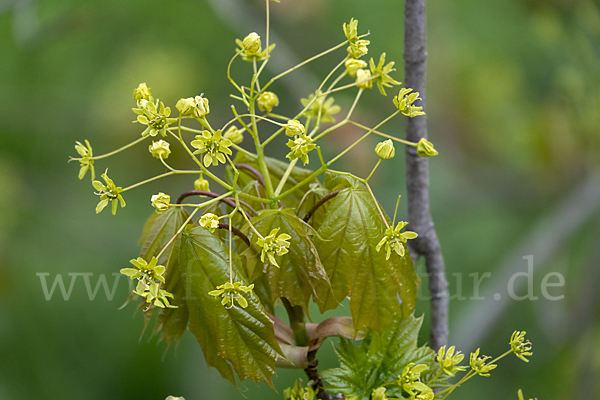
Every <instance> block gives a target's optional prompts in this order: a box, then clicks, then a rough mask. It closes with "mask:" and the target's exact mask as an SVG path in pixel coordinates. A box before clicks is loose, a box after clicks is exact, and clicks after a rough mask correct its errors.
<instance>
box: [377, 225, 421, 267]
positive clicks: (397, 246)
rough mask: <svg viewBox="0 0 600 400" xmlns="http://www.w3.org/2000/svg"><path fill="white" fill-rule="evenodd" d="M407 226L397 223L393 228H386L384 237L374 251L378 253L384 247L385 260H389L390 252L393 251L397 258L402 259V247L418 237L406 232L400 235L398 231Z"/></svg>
mask: <svg viewBox="0 0 600 400" xmlns="http://www.w3.org/2000/svg"><path fill="white" fill-rule="evenodd" d="M406 225H408V222H403V221H401V222H398V225H396V227H395V228H388V229H386V231H385V236H384V237H383V239H381V241H380V242H379V243H378V244H377V247H376V248H375V250H377V251H379V250H381V248H382V247H383V246H384V245H385V250H386V256H385V259H386V260H389V259H390V255H391V252H392V250H394V251H395V252H396V253H397V254H398V255H399V256H401V257H404V245H403V243H406V241H407V240H408V239H414V238H416V237H417V236H418V235H417V234H416V233H415V232H411V231H406V232H402V233H400V230H401V229H402V228H404V227H405V226H406Z"/></svg>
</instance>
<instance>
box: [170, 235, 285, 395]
mask: <svg viewBox="0 0 600 400" xmlns="http://www.w3.org/2000/svg"><path fill="white" fill-rule="evenodd" d="M179 260H180V269H181V276H182V278H183V281H184V283H185V287H186V291H187V296H186V301H187V305H188V309H189V315H190V324H189V329H190V331H191V332H192V333H193V334H194V335H195V336H196V338H197V339H198V342H199V343H200V346H201V347H202V352H203V353H204V358H205V359H206V363H207V364H208V365H209V366H212V367H215V368H216V369H217V370H218V371H219V372H220V373H221V375H222V376H223V377H224V378H225V379H227V380H229V381H230V382H232V383H233V384H235V376H234V374H233V371H235V372H236V373H237V375H238V376H239V378H240V380H242V381H243V380H244V379H246V378H250V379H252V380H253V381H255V382H259V381H263V382H266V383H268V384H269V385H271V386H272V381H271V379H272V375H273V374H274V373H275V360H276V359H277V358H280V357H283V353H282V351H281V349H280V347H279V345H278V343H277V340H276V339H275V333H274V330H273V322H272V321H271V319H270V318H269V315H268V314H267V313H266V312H265V310H264V308H263V306H262V304H261V303H260V301H259V299H258V297H257V296H256V295H255V294H254V293H253V292H246V293H244V298H245V299H246V300H247V302H248V306H247V307H245V308H237V307H232V308H229V309H227V308H225V307H224V306H223V305H221V299H220V298H217V297H214V296H211V295H209V294H208V292H210V291H212V290H215V289H216V287H217V286H219V285H222V284H223V283H225V282H228V281H229V249H228V247H227V246H226V245H225V243H224V242H223V241H222V240H221V239H219V237H218V236H217V235H216V234H212V233H210V232H208V231H207V230H205V229H203V228H201V227H196V228H193V229H191V230H190V231H189V232H187V233H184V234H183V238H182V245H181V249H180V253H179ZM232 261H233V281H234V282H242V285H243V286H248V285H249V283H248V279H247V277H246V275H245V274H244V273H243V269H242V267H241V262H240V259H239V257H238V256H237V255H235V253H234V258H233V260H232Z"/></svg>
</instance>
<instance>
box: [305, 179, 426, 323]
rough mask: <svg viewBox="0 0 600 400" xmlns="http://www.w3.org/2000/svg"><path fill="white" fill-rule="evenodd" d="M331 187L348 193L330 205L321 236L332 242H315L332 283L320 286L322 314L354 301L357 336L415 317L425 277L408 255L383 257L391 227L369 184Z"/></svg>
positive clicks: (341, 182) (347, 183)
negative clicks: (382, 248) (347, 300)
mask: <svg viewBox="0 0 600 400" xmlns="http://www.w3.org/2000/svg"><path fill="white" fill-rule="evenodd" d="M326 186H329V187H328V188H329V189H333V188H337V189H339V188H343V187H346V188H345V189H342V190H341V191H340V192H339V193H338V194H337V196H335V197H334V198H333V199H331V200H329V201H328V202H327V203H326V204H325V206H326V214H325V217H324V219H323V221H322V222H321V224H320V226H319V229H318V234H319V235H318V236H319V237H321V238H327V240H320V239H319V238H316V239H315V246H316V247H317V250H318V252H319V255H320V256H321V261H322V263H323V266H324V268H325V270H326V271H327V275H328V277H329V281H330V285H329V284H327V285H325V284H321V285H319V286H317V297H318V298H319V299H321V300H322V302H321V303H320V304H319V306H320V309H321V312H324V311H326V310H329V309H333V308H336V307H337V306H338V304H339V303H340V302H341V301H342V300H343V299H344V298H345V297H346V296H350V311H351V312H352V317H353V320H354V333H355V334H356V333H357V332H358V331H359V330H361V329H363V328H365V327H366V328H370V329H375V330H377V331H379V332H381V331H382V330H383V328H384V327H386V326H388V325H389V324H390V323H391V321H392V320H393V319H394V318H396V317H398V316H400V317H402V316H403V315H410V314H411V313H412V312H413V310H414V304H415V301H416V295H417V288H418V284H419V278H418V276H417V274H416V271H415V268H414V266H413V263H412V260H411V258H410V255H409V254H408V250H407V251H406V254H405V256H404V257H400V256H397V255H396V254H394V256H393V257H390V259H389V260H386V256H385V252H377V250H376V247H377V244H378V243H379V241H380V240H381V238H382V237H383V236H384V235H385V230H386V228H387V226H386V225H385V223H384V221H383V219H382V217H381V215H380V214H379V211H378V209H377V204H376V203H375V201H374V200H373V198H372V197H371V195H370V193H369V192H368V190H367V189H366V188H365V187H364V185H362V184H360V183H359V182H357V181H352V180H350V178H348V177H343V179H340V178H336V179H335V180H330V181H329V182H327V181H326Z"/></svg>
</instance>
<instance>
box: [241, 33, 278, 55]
mask: <svg viewBox="0 0 600 400" xmlns="http://www.w3.org/2000/svg"><path fill="white" fill-rule="evenodd" d="M235 43H236V44H237V45H238V49H237V51H238V52H240V54H241V57H242V59H243V60H244V61H249V62H252V61H262V60H264V59H265V58H267V54H270V53H271V52H272V51H273V49H274V48H275V43H273V44H271V45H270V46H269V49H268V51H267V49H264V50H263V49H262V48H261V42H260V36H258V34H257V33H256V32H252V33H250V34H249V35H248V36H246V37H245V38H244V40H240V39H235Z"/></svg>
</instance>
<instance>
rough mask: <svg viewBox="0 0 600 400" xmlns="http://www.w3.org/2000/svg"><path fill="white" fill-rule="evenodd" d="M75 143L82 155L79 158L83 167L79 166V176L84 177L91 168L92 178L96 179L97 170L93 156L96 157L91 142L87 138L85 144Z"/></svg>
mask: <svg viewBox="0 0 600 400" xmlns="http://www.w3.org/2000/svg"><path fill="white" fill-rule="evenodd" d="M75 143H76V144H75V150H76V151H77V153H78V154H79V155H80V156H81V158H80V159H79V165H80V167H81V168H79V175H78V178H79V179H83V177H84V176H85V174H86V173H87V172H88V170H90V171H91V175H92V180H94V179H95V178H96V171H95V170H94V160H93V159H92V157H94V154H93V153H92V146H91V145H90V142H88V141H87V139H86V140H85V146H84V145H82V144H81V143H80V142H75Z"/></svg>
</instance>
